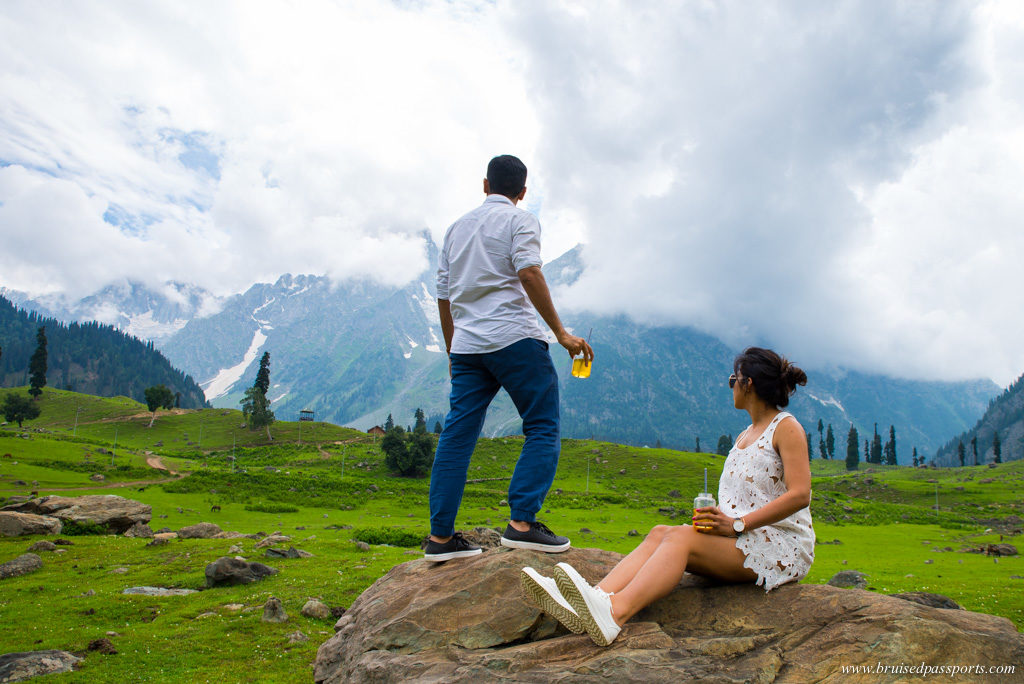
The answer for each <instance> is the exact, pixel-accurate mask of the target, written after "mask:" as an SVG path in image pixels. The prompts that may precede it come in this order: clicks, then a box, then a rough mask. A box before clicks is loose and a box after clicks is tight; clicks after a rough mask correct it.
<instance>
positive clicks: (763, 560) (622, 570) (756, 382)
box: [521, 347, 814, 646]
mask: <svg viewBox="0 0 1024 684" xmlns="http://www.w3.org/2000/svg"><path fill="white" fill-rule="evenodd" d="M733 371H734V372H733V374H732V375H731V376H729V387H730V388H731V389H732V398H733V405H734V406H735V407H736V408H738V409H743V410H745V411H746V412H747V413H749V414H750V427H748V428H747V429H746V430H744V431H743V432H742V433H741V434H740V436H739V437H738V438H737V439H736V443H735V444H734V445H733V447H732V450H731V451H730V452H729V457H728V458H727V459H726V461H725V465H724V466H723V470H722V477H721V479H720V480H719V484H718V501H719V506H718V507H716V506H709V507H707V508H698V509H697V510H696V511H694V515H693V525H679V526H675V527H673V526H668V525H657V526H656V527H654V529H652V530H651V532H650V533H649V534H648V535H647V537H646V538H645V539H644V541H643V542H642V543H641V544H640V546H638V547H637V548H636V549H634V550H633V552H632V553H630V554H629V555H628V556H626V557H625V558H623V559H622V560H621V561H620V562H619V564H618V565H616V566H615V568H614V569H613V570H612V571H611V572H610V573H608V575H607V576H606V577H605V578H604V579H603V580H601V581H600V582H599V583H598V584H597V586H594V587H591V586H590V585H589V584H588V583H587V581H586V580H584V579H583V577H582V576H581V575H580V574H579V573H578V572H577V571H576V570H575V569H574V568H573V567H572V566H571V565H569V564H568V563H559V564H558V565H556V566H555V569H554V575H555V576H554V578H550V577H544V576H542V575H540V574H539V573H538V572H537V571H536V570H534V569H533V568H523V570H522V575H521V579H522V583H523V586H524V588H525V589H526V591H527V594H528V595H529V596H530V597H531V598H532V599H533V600H534V601H535V602H536V603H537V605H538V606H539V607H540V608H542V609H543V610H544V611H545V612H547V613H549V614H550V615H552V616H553V617H554V618H556V619H557V620H558V621H559V622H561V623H562V624H563V625H565V626H566V627H567V628H569V629H570V630H572V631H573V632H575V633H577V634H578V633H581V632H583V631H586V632H587V634H589V635H590V637H591V638H592V639H593V640H594V641H595V642H596V643H597V644H598V645H600V646H607V645H608V644H610V643H611V642H612V641H614V640H615V637H617V636H618V634H619V631H620V630H621V629H622V625H624V624H625V623H626V621H627V620H629V619H630V618H631V617H633V615H635V614H636V613H637V612H638V611H639V610H640V609H641V608H643V607H645V606H647V605H649V604H651V603H653V602H654V601H656V600H658V599H659V598H661V597H662V596H666V595H668V594H669V593H670V592H671V591H672V590H673V589H674V588H675V587H676V585H677V584H678V583H679V580H680V579H681V578H682V576H683V573H684V572H685V571H689V572H692V573H696V574H699V575H705V576H708V577H713V578H715V579H718V580H722V581H725V582H756V583H757V584H758V585H761V586H763V587H764V589H765V591H771V590H772V589H774V588H775V587H777V586H779V585H780V584H785V583H786V582H794V581H797V580H800V579H802V578H803V577H804V576H806V575H807V571H808V570H809V569H810V567H811V562H812V561H813V560H814V530H813V529H812V527H811V513H810V509H808V504H809V503H810V500H811V470H810V466H809V462H808V454H807V438H806V435H805V433H804V430H803V428H802V427H801V426H800V423H799V422H797V420H796V419H795V418H794V417H793V416H791V415H790V414H789V413H786V412H785V411H782V410H781V409H782V408H784V407H785V406H786V405H787V404H788V403H789V397H790V395H791V394H792V393H793V392H794V391H795V390H796V386H797V385H806V384H807V375H806V374H805V373H804V372H803V371H802V370H800V369H799V368H797V367H796V366H794V365H793V364H791V363H790V362H789V361H787V360H785V359H784V358H782V357H781V356H779V355H778V354H776V353H775V352H773V351H770V350H768V349H760V348H758V347H750V348H749V349H747V350H745V351H744V352H743V353H742V354H740V355H739V356H737V357H736V360H735V362H734V363H733Z"/></svg>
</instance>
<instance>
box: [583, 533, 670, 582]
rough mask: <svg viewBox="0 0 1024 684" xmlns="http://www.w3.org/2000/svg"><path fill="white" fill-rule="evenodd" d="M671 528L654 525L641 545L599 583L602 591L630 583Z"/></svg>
mask: <svg viewBox="0 0 1024 684" xmlns="http://www.w3.org/2000/svg"><path fill="white" fill-rule="evenodd" d="M670 529H672V528H671V527H669V526H668V525H655V526H654V527H652V528H651V531H650V532H648V533H647V536H646V537H645V538H644V540H643V541H642V542H640V546H638V547H636V548H635V549H633V550H632V551H630V552H629V555H628V556H626V557H625V558H623V559H622V560H620V561H619V563H618V565H616V566H615V567H614V568H613V569H612V571H611V572H609V573H608V574H607V575H605V578H604V579H603V580H601V582H600V583H599V584H598V585H597V586H598V587H600V588H601V591H603V592H605V593H607V594H611V593H613V592H616V591H619V590H620V589H622V588H623V587H625V586H626V585H627V584H629V583H630V582H631V581H632V580H633V577H634V576H636V573H637V571H638V570H640V568H642V567H643V565H644V563H646V562H647V559H648V558H650V557H651V555H652V554H653V553H654V551H655V550H656V549H657V548H658V545H659V544H661V540H662V539H664V538H665V533H666V532H668V531H669V530H670Z"/></svg>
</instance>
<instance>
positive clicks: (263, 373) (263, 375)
mask: <svg viewBox="0 0 1024 684" xmlns="http://www.w3.org/2000/svg"><path fill="white" fill-rule="evenodd" d="M253 387H256V388H257V389H259V391H260V392H263V394H266V393H267V392H269V391H270V352H263V358H261V359H260V369H259V371H257V372H256V382H255V383H254V384H253Z"/></svg>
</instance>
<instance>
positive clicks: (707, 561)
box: [599, 525, 757, 625]
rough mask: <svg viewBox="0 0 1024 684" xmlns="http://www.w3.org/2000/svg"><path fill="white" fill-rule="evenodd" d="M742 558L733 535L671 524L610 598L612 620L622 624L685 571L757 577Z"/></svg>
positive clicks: (673, 584)
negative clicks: (705, 532) (637, 567)
mask: <svg viewBox="0 0 1024 684" xmlns="http://www.w3.org/2000/svg"><path fill="white" fill-rule="evenodd" d="M637 550H639V547H638V549H637ZM631 555H632V554H631ZM744 558H745V557H744V555H743V552H742V551H740V550H739V549H738V548H736V540H735V539H734V538H732V537H719V536H717V535H710V534H702V533H700V532H697V531H696V530H695V529H693V527H692V526H690V525H680V526H679V527H670V528H668V530H667V531H666V532H665V533H664V534H663V536H662V538H661V541H660V543H659V544H658V545H657V547H656V548H655V549H654V552H653V553H651V554H650V555H649V556H648V558H647V560H646V561H645V562H644V563H643V564H642V565H641V566H640V568H639V569H637V570H635V571H634V572H633V578H632V579H631V580H630V581H629V582H628V583H627V584H626V585H625V586H623V587H620V588H619V589H618V590H617V591H616V592H615V595H614V596H612V597H611V600H612V612H613V614H614V617H615V621H616V622H617V623H619V624H620V625H622V624H625V622H626V621H627V620H629V619H630V618H631V617H633V616H634V615H635V614H636V613H637V612H638V611H639V610H640V609H641V608H644V607H645V606H648V605H650V604H651V603H653V602H654V601H656V600H658V599H659V598H661V597H662V596H666V595H668V594H669V593H670V592H671V591H672V590H673V589H675V587H676V585H677V584H679V580H680V579H681V578H682V576H683V572H685V571H686V570H689V571H690V572H695V573H698V574H701V575H707V576H710V577H716V578H718V579H722V580H726V581H729V582H751V581H754V580H756V579H757V575H756V574H755V573H754V571H752V570H750V569H749V568H745V567H743V561H744ZM627 559H628V556H627ZM625 560H626V559H624V560H623V562H625ZM620 565H621V563H620ZM616 570H618V566H617V567H616ZM612 572H613V573H614V572H615V570H613V571H612ZM608 577H611V574H609V575H608ZM606 579H607V578H606ZM603 585H604V582H602V583H601V585H599V586H601V587H602V589H605V587H604V586H603ZM605 591H607V589H605Z"/></svg>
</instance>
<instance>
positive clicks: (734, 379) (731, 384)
mask: <svg viewBox="0 0 1024 684" xmlns="http://www.w3.org/2000/svg"><path fill="white" fill-rule="evenodd" d="M744 380H746V378H738V377H736V374H735V373H733V374H732V375H730V376H729V389H732V388H733V387H735V386H736V383H737V382H738V383H740V384H742V383H743V381H744Z"/></svg>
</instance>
